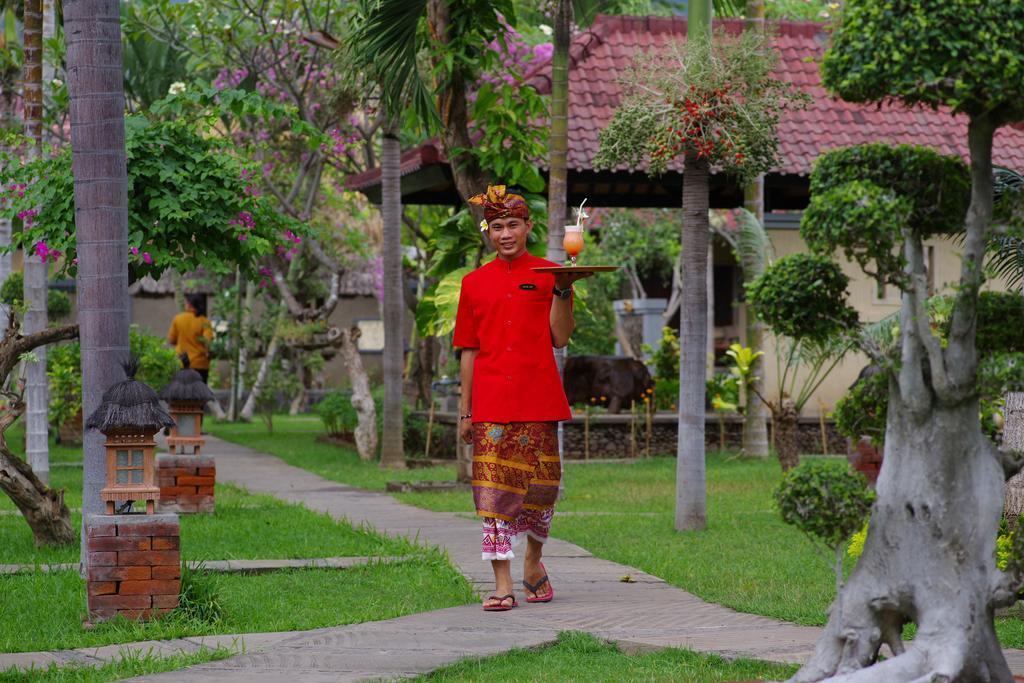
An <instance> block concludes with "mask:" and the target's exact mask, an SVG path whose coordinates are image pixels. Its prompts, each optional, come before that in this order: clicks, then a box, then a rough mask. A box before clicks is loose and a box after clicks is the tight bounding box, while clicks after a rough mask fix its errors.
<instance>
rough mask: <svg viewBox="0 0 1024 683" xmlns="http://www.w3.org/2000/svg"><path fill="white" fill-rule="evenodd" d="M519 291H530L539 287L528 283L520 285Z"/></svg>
mask: <svg viewBox="0 0 1024 683" xmlns="http://www.w3.org/2000/svg"><path fill="white" fill-rule="evenodd" d="M519 289H527V290H529V289H537V285H535V284H532V283H529V282H526V283H523V284H521V285H519Z"/></svg>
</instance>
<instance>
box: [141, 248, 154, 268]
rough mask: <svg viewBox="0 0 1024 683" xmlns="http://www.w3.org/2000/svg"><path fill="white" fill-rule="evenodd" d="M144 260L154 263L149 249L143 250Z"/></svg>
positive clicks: (150, 263)
mask: <svg viewBox="0 0 1024 683" xmlns="http://www.w3.org/2000/svg"><path fill="white" fill-rule="evenodd" d="M142 261H143V262H144V263H146V264H148V265H153V257H152V256H150V255H149V252H148V251H144V252H142Z"/></svg>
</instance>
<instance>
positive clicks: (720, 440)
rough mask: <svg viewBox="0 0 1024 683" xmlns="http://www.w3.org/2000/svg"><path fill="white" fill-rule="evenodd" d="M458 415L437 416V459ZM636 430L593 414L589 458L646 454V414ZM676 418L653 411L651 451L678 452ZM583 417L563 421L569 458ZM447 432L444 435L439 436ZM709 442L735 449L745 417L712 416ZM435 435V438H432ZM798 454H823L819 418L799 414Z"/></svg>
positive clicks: (838, 439) (838, 445) (836, 448)
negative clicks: (633, 440)
mask: <svg viewBox="0 0 1024 683" xmlns="http://www.w3.org/2000/svg"><path fill="white" fill-rule="evenodd" d="M414 414H415V415H416V416H417V417H425V415H426V414H425V413H422V414H421V413H414ZM456 419H457V416H455V415H454V413H453V414H449V413H441V414H438V415H435V422H434V435H435V437H434V438H437V439H438V441H439V442H441V443H444V444H446V445H447V446H448V447H447V449H446V450H444V451H442V450H437V451H434V450H433V449H431V450H432V453H431V454H432V456H433V457H446V456H450V457H454V453H453V452H452V451H454V448H453V447H452V446H451V444H454V442H455V420H456ZM633 428H634V429H635V432H634V437H633V438H634V439H635V446H634V445H631V439H630V429H631V427H630V417H629V414H628V413H626V414H621V415H608V414H602V415H599V416H592V417H591V419H590V430H589V432H590V433H589V439H588V440H589V443H590V448H589V450H590V457H591V458H594V459H599V458H628V457H633V456H634V455H637V456H642V455H644V453H645V450H646V441H647V430H646V425H645V423H644V420H643V416H642V415H640V416H638V417H637V420H636V423H635V426H634V427H633ZM677 429H678V421H677V418H676V416H675V414H667V413H662V414H659V415H655V416H654V417H653V418H652V421H651V454H652V455H674V454H675V452H676V443H677V440H676V433H677ZM584 431H585V430H584V419H583V416H581V415H574V416H573V419H572V421H571V422H566V423H564V429H563V432H564V439H565V441H564V447H565V456H566V457H567V458H572V459H582V458H583V457H584V455H585V449H584ZM825 432H826V436H827V440H828V452H829V453H830V454H833V455H835V454H845V453H846V451H847V444H846V439H845V437H843V436H840V434H839V433H838V432H837V431H836V429H835V424H833V423H832V421H831V420H826V422H825ZM442 434H443V436H441V435H442ZM704 437H705V443H706V444H707V447H708V448H711V449H718V448H720V447H721V446H723V445H724V447H725V448H726V449H728V450H737V449H739V448H740V446H741V444H742V438H743V421H742V419H741V418H739V417H738V416H727V417H725V418H723V419H721V420H719V418H718V417H717V416H716V415H708V418H707V420H706V422H705V425H704ZM433 440H434V439H432V441H433ZM800 452H801V453H813V454H819V453H821V452H822V442H821V423H820V422H819V421H818V419H817V418H801V420H800Z"/></svg>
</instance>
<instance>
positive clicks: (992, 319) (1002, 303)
mask: <svg viewBox="0 0 1024 683" xmlns="http://www.w3.org/2000/svg"><path fill="white" fill-rule="evenodd" d="M977 311H978V312H977V315H978V322H977V326H978V327H977V333H976V338H975V344H976V345H977V348H978V353H979V354H983V355H984V354H988V353H997V352H1002V351H1010V352H1017V353H1024V338H1022V337H1021V334H1020V331H1021V330H1022V329H1024V296H1021V294H1020V293H1019V292H982V293H981V294H979V295H978V309H977Z"/></svg>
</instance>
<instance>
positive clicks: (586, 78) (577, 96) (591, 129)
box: [531, 16, 1024, 175]
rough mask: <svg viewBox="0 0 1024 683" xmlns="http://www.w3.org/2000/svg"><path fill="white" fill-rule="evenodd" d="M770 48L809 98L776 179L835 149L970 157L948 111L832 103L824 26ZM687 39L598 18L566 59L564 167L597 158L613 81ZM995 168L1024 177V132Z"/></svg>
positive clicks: (729, 23)
mask: <svg viewBox="0 0 1024 683" xmlns="http://www.w3.org/2000/svg"><path fill="white" fill-rule="evenodd" d="M715 25H716V26H724V27H725V28H726V30H727V31H729V32H739V31H741V30H742V27H743V22H742V21H741V20H738V19H727V20H721V21H716V22H715ZM772 26H773V27H774V30H775V34H776V35H775V37H774V39H773V40H772V43H773V45H774V47H775V48H776V49H777V50H778V51H779V55H780V59H779V67H778V69H777V70H776V77H778V78H780V79H782V80H785V81H788V82H790V83H793V84H794V85H796V86H798V87H799V88H800V89H801V90H803V91H804V92H806V93H807V94H809V95H810V96H811V98H812V99H813V102H812V103H811V104H810V105H809V106H808V107H807V108H806V109H803V110H796V111H787V112H785V113H784V115H783V117H782V119H781V121H780V122H779V129H778V130H779V138H780V142H781V145H780V152H781V156H782V163H781V164H780V166H779V167H778V168H777V169H775V171H776V172H777V173H795V174H800V175H805V174H807V173H809V172H810V170H811V165H812V164H813V162H814V159H815V158H816V157H817V156H818V155H819V154H821V153H822V152H824V151H826V150H829V149H833V148H835V147H845V146H847V145H854V144H860V143H865V142H876V141H881V142H890V143H907V144H916V145H927V146H930V147H935V148H937V149H938V150H939V151H941V152H943V153H945V154H959V155H961V156H963V157H964V158H965V159H966V158H967V156H968V153H967V118H966V117H965V116H957V117H952V116H950V115H949V113H948V112H947V111H941V110H940V111H933V110H931V109H926V108H922V107H917V108H914V109H908V108H907V107H904V106H902V105H899V104H883V105H881V106H878V105H863V104H851V103H848V102H844V101H842V100H840V99H838V98H834V97H832V96H830V95H829V94H828V93H827V92H825V89H824V88H823V87H822V86H821V77H820V72H819V65H820V63H821V58H822V55H823V54H824V50H825V46H826V45H827V43H828V36H827V34H826V33H825V32H824V28H823V25H822V24H818V23H814V22H788V21H784V22H773V23H772ZM685 37H686V18H685V17H610V16H600V17H598V18H597V19H596V20H595V21H594V24H593V26H592V27H591V29H590V30H589V31H587V32H586V33H583V34H581V35H580V36H578V37H577V38H576V39H575V40H574V41H573V45H572V49H571V52H570V60H571V62H570V64H571V66H570V71H569V74H570V76H569V78H570V84H569V159H568V163H569V167H570V168H575V169H577V170H583V169H585V168H591V165H592V161H593V158H594V155H595V154H596V153H597V149H598V144H597V134H598V132H599V131H600V130H601V129H603V128H604V127H605V126H607V125H608V122H609V121H610V120H611V117H612V115H613V114H614V112H615V108H616V106H618V104H619V98H620V96H621V93H622V87H621V85H620V84H619V83H618V82H617V80H616V79H617V78H618V76H619V74H620V73H622V71H623V69H624V68H625V67H626V66H628V65H629V64H630V63H631V61H632V59H633V56H634V55H635V54H636V53H638V52H641V51H646V50H650V49H652V48H657V47H659V46H663V45H665V44H666V43H667V42H669V41H672V40H681V39H685ZM531 82H532V84H534V85H535V87H537V88H538V89H539V90H541V91H542V92H549V91H550V86H551V84H550V66H549V65H544V67H543V72H542V73H538V74H536V75H535V76H534V77H533V78H532V79H531ZM993 161H994V162H995V163H996V164H999V165H1004V166H1009V167H1011V168H1015V169H1024V130H1020V129H1019V128H1010V127H1006V128H1003V129H1001V130H1000V131H999V132H998V133H997V134H996V139H995V146H994V149H993Z"/></svg>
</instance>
